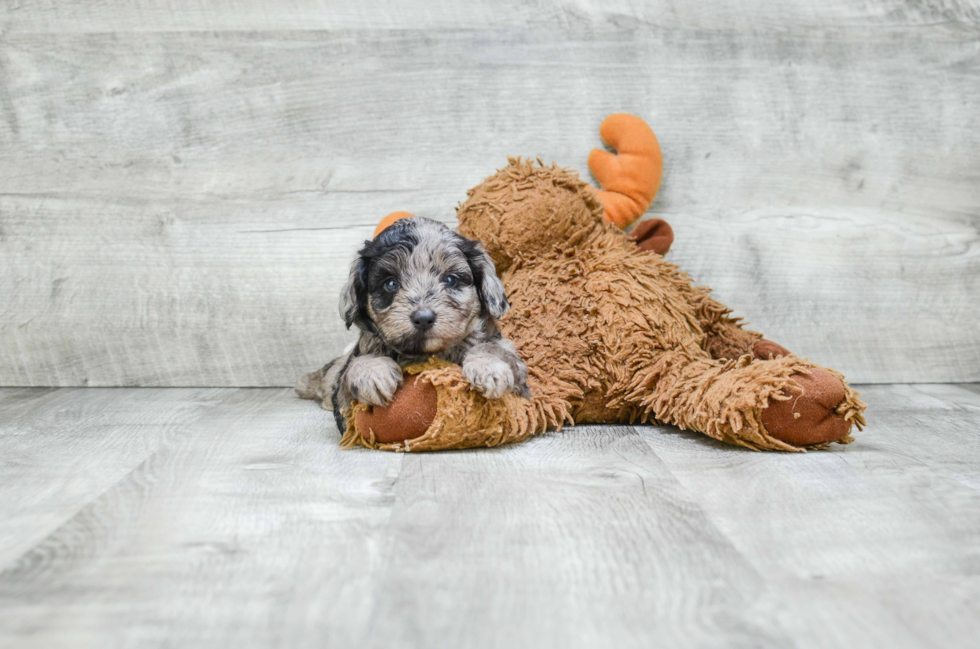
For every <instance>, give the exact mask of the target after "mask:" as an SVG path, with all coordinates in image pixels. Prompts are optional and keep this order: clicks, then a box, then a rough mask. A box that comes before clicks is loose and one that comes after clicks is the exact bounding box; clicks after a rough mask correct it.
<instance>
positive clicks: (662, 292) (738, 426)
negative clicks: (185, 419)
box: [341, 115, 865, 451]
mask: <svg viewBox="0 0 980 649" xmlns="http://www.w3.org/2000/svg"><path fill="white" fill-rule="evenodd" d="M600 134H601V136H602V139H603V140H604V141H605V142H606V143H607V144H609V145H610V146H611V147H613V148H614V149H615V150H616V151H617V153H616V154H613V153H610V152H608V151H604V150H599V149H596V150H593V151H592V153H591V155H590V156H589V168H590V169H591V170H592V172H593V175H594V176H595V177H596V179H597V180H598V181H599V183H600V185H601V186H602V188H603V190H602V191H598V190H595V189H593V188H592V187H590V186H589V185H588V184H586V183H585V182H583V181H582V180H580V179H579V177H578V176H577V175H576V174H575V173H574V172H573V171H570V170H568V169H565V168H561V167H558V166H555V165H552V166H545V165H543V164H542V163H541V162H540V160H539V161H537V162H531V161H528V160H521V159H514V158H512V159H510V160H509V164H508V165H507V166H506V167H504V168H503V169H500V170H499V171H497V173H495V174H493V175H492V176H490V177H489V178H487V179H486V180H485V181H484V182H483V183H481V184H480V185H478V186H476V187H474V188H473V189H471V190H470V191H469V192H468V198H467V199H466V201H465V202H463V203H462V204H461V205H460V206H459V207H458V208H457V216H458V218H459V232H460V234H462V235H464V236H466V237H469V238H472V239H478V240H479V241H481V242H483V244H484V246H485V247H486V249H487V251H488V252H489V254H490V256H491V258H492V259H493V261H494V263H495V264H496V267H497V272H498V274H499V275H500V277H501V279H502V281H503V284H504V286H505V288H506V291H507V298H508V300H509V301H510V303H511V309H510V311H508V312H507V313H506V314H505V315H504V316H503V318H502V319H501V320H500V321H499V326H500V329H501V331H502V333H503V334H504V335H505V336H506V337H507V338H508V339H510V340H511V341H512V342H513V343H514V344H515V346H516V347H517V350H518V351H519V353H520V354H521V356H522V357H523V358H524V360H525V362H526V363H527V366H528V371H529V378H528V387H529V388H530V390H531V397H530V398H529V399H527V398H522V397H519V396H517V395H514V394H507V395H505V396H503V397H502V398H500V399H496V400H487V399H485V398H484V397H483V396H481V395H480V394H479V393H477V392H476V391H474V390H472V389H470V387H469V385H468V384H467V382H466V381H465V379H464V378H463V374H462V371H461V369H460V367H458V366H456V365H452V364H450V363H447V362H445V361H442V360H439V359H435V358H433V359H430V360H429V361H428V362H426V363H424V364H422V365H417V366H413V367H409V368H407V369H406V373H407V374H408V376H407V377H406V380H405V383H404V385H403V387H402V388H401V389H400V390H399V392H398V393H397V394H396V395H395V398H394V400H393V402H392V403H391V405H389V406H388V407H387V408H370V407H368V406H366V405H364V404H360V403H356V402H355V404H354V406H353V409H352V411H351V412H350V413H348V414H349V416H348V418H347V422H348V424H347V429H346V431H345V432H344V435H343V438H342V441H341V443H342V445H344V446H352V445H355V444H360V445H362V446H366V447H369V448H376V449H383V450H394V451H422V450H440V449H452V448H465V447H474V446H495V445H498V444H504V443H508V442H516V441H518V440H522V439H524V438H526V437H528V436H529V435H532V434H535V433H539V432H542V431H545V430H548V429H561V428H562V426H563V425H565V424H579V423H586V422H589V423H634V422H647V421H657V422H660V423H663V424H673V425H675V426H678V427H679V428H681V429H687V430H694V431H699V432H702V433H704V434H706V435H709V436H711V437H713V438H715V439H717V440H721V441H723V442H728V443H730V444H737V445H739V446H744V447H748V448H751V449H757V450H782V451H801V450H804V449H807V448H820V447H824V446H826V445H828V444H829V443H831V442H838V443H842V444H846V443H848V442H850V441H852V438H851V437H850V432H851V428H852V426H857V427H858V429H860V428H861V426H862V425H863V424H864V416H863V413H864V409H865V404H864V403H862V402H861V401H860V400H859V399H858V394H857V393H856V392H855V391H853V390H852V389H851V388H850V387H849V386H848V384H847V382H846V381H845V380H844V377H843V376H842V375H841V374H839V373H838V372H835V371H834V370H830V369H824V368H822V367H819V366H817V365H815V364H813V363H810V362H809V361H807V360H805V359H801V358H798V357H796V356H794V355H793V354H790V353H789V352H788V351H787V350H785V349H783V348H782V347H780V346H779V345H777V344H775V343H773V342H770V341H768V340H766V339H764V338H763V337H762V335H761V334H758V333H756V332H753V331H749V330H747V329H743V328H742V326H741V324H740V319H738V318H733V317H732V316H731V315H730V314H731V311H730V309H728V308H727V307H726V306H725V305H723V304H721V303H720V302H719V301H717V300H715V299H714V298H712V297H711V294H710V293H711V292H710V289H708V288H705V287H698V286H693V285H692V283H691V280H690V278H689V277H688V276H687V275H686V274H685V273H684V272H683V271H681V270H680V269H679V268H678V267H677V266H675V265H674V264H672V263H670V262H668V261H666V260H665V259H664V257H663V255H664V253H666V252H667V249H668V248H669V247H670V243H671V241H672V240H673V234H672V231H671V229H670V227H669V226H668V225H667V224H666V223H664V222H663V221H659V220H657V221H648V222H645V223H642V224H641V226H640V227H638V228H636V229H635V230H634V233H633V235H632V236H630V235H627V234H626V233H625V232H624V231H623V228H625V227H627V226H629V225H630V224H631V223H632V222H633V221H635V220H636V219H637V218H639V217H640V216H641V215H642V214H643V213H644V212H645V211H646V210H647V208H648V207H649V205H650V203H651V202H652V200H653V198H654V196H655V195H656V193H657V190H658V188H659V185H660V178H661V170H662V160H661V153H660V147H659V144H658V143H657V139H656V137H655V136H654V134H653V132H652V131H651V130H650V128H649V127H648V126H647V125H646V124H645V123H644V122H643V121H642V120H640V119H639V118H637V117H634V116H631V115H612V116H610V117H608V118H607V119H606V120H605V121H604V122H603V124H602V126H601V129H600ZM404 216H410V215H408V214H406V213H396V214H393V215H390V216H389V217H387V218H386V219H385V220H384V221H383V222H382V223H381V224H380V225H379V231H380V230H382V229H384V227H387V226H388V225H390V223H392V222H394V220H397V219H398V218H401V217H404Z"/></svg>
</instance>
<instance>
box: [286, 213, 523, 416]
mask: <svg viewBox="0 0 980 649" xmlns="http://www.w3.org/2000/svg"><path fill="white" fill-rule="evenodd" d="M508 308H510V305H509V304H508V303H507V297H506V296H505V295H504V285H503V284H502V283H501V281H500V280H499V279H498V278H497V272H496V269H495V268H494V265H493V261H492V260H491V259H490V256H489V255H487V253H486V251H485V250H484V249H483V246H481V245H480V244H479V243H478V242H476V241H471V240H469V239H466V238H464V237H462V236H460V235H459V234H457V233H455V232H453V231H452V230H450V229H449V228H447V227H446V226H444V225H442V224H441V223H438V222H436V221H433V220H431V219H426V218H421V217H413V218H408V219H402V220H400V221H396V222H395V223H394V224H392V225H391V226H389V227H388V228H387V229H385V230H384V231H383V232H382V233H381V234H379V235H378V236H377V237H375V238H374V240H372V241H366V242H365V244H364V247H363V248H361V250H360V252H359V253H358V255H357V257H356V258H355V259H354V263H353V264H352V265H351V272H350V278H349V279H348V281H347V284H346V286H344V289H343V291H342V294H341V300H340V315H341V317H343V319H344V322H345V323H346V324H347V328H348V329H350V327H351V326H352V325H353V326H356V327H357V328H358V329H359V330H360V337H359V338H358V340H357V342H356V343H355V344H354V346H353V347H352V348H351V349H350V350H348V351H346V352H345V353H344V355H342V356H340V357H339V358H336V359H334V360H332V361H331V362H329V363H327V365H326V366H324V367H323V368H322V369H320V370H319V371H317V372H312V373H311V374H307V375H306V376H304V377H303V378H302V379H300V381H299V383H298V384H297V385H296V393H297V394H298V395H299V396H300V397H302V398H304V399H320V400H321V401H323V403H324V407H326V397H327V396H329V397H330V402H331V406H332V408H331V409H332V410H333V413H334V418H335V419H336V421H337V428H338V429H340V430H341V431H343V430H345V429H346V423H345V422H344V413H345V412H348V411H349V409H350V406H351V402H352V401H354V400H357V401H361V402H362V403H366V404H369V405H372V406H386V405H388V404H389V403H390V402H391V399H392V397H393V396H394V394H395V390H397V389H398V387H399V386H400V385H401V384H402V368H403V367H405V366H406V365H411V364H413V363H418V362H421V361H424V360H425V359H427V358H428V357H430V356H438V357H440V358H443V359H445V360H447V361H450V362H452V363H457V364H458V365H461V366H462V368H463V376H465V377H466V380H467V381H469V383H470V385H472V386H473V387H474V388H475V389H476V390H478V391H480V392H481V393H482V394H483V395H484V396H486V397H487V398H488V399H498V398H500V397H501V396H503V395H504V394H505V393H507V392H514V393H516V394H519V395H522V396H525V397H527V396H530V392H529V391H528V388H527V367H526V366H525V365H524V361H523V360H521V358H520V356H518V355H517V351H516V350H515V349H514V345H513V344H511V342H510V341H509V340H507V339H505V338H504V337H503V336H502V335H501V334H500V330H499V329H497V324H496V322H495V320H496V318H499V317H500V316H502V315H503V314H504V313H505V312H506V311H507V309H508Z"/></svg>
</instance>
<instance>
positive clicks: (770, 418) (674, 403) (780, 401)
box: [623, 352, 865, 451]
mask: <svg viewBox="0 0 980 649" xmlns="http://www.w3.org/2000/svg"><path fill="white" fill-rule="evenodd" d="M623 399H624V401H625V402H627V403H630V404H632V405H634V406H637V407H638V408H639V409H640V411H641V413H642V418H644V419H645V418H646V417H648V416H653V417H655V418H656V419H657V420H659V421H661V422H663V423H669V424H675V425H677V426H679V427H680V428H683V429H690V430H696V431H699V432H702V433H705V434H707V435H709V436H711V437H714V438H715V439H718V440H721V441H724V442H728V443H730V444H737V445H739V446H746V447H748V448H752V449H756V450H762V449H768V450H783V451H799V450H803V449H804V448H806V447H820V446H825V445H826V444H829V443H830V442H840V443H847V442H850V441H851V438H850V436H849V433H850V430H851V426H852V425H857V426H858V428H860V427H861V426H862V425H863V424H864V416H863V412H864V408H865V404H864V403H862V402H861V401H860V400H859V399H858V395H857V393H856V392H854V391H853V390H851V388H850V387H849V386H848V385H847V383H846V382H845V381H844V380H843V377H842V376H841V375H840V374H838V373H836V372H834V371H832V370H827V369H824V368H820V367H817V366H815V365H812V364H810V363H808V362H806V361H802V360H800V359H798V358H796V357H794V356H787V357H784V358H778V359H774V360H765V361H761V360H755V359H752V358H750V357H748V356H743V357H741V358H739V359H737V360H732V361H719V360H713V359H709V358H692V357H691V356H689V355H687V354H685V353H683V352H666V353H664V354H662V355H661V356H659V357H658V358H657V360H656V362H655V363H654V364H653V365H652V366H651V367H650V368H648V369H647V370H646V371H644V372H639V373H637V375H636V377H635V379H634V381H633V383H632V385H631V389H630V391H629V392H628V393H627V394H626V395H625V396H624V398H623Z"/></svg>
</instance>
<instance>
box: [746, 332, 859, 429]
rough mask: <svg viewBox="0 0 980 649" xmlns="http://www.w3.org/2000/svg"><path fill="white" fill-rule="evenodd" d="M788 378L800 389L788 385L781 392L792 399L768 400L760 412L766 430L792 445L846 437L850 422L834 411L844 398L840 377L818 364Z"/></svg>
mask: <svg viewBox="0 0 980 649" xmlns="http://www.w3.org/2000/svg"><path fill="white" fill-rule="evenodd" d="M760 342H768V341H760ZM773 344H775V343H773ZM777 347H778V345H777ZM791 378H792V379H793V381H794V382H795V383H796V384H798V385H799V386H800V388H802V389H797V388H795V387H791V388H788V389H787V390H784V391H783V393H784V394H788V395H789V396H790V397H792V398H790V399H787V400H785V401H779V400H776V399H773V400H772V401H770V403H769V407H768V408H766V409H765V410H763V411H762V424H763V425H764V426H765V427H766V431H768V433H769V434H770V435H772V436H773V437H775V438H776V439H778V440H780V441H783V442H786V443H787V444H792V445H794V446H812V445H814V444H829V443H830V442H836V441H838V440H841V439H844V438H845V437H847V435H848V433H850V432H851V422H849V421H847V420H846V419H844V417H843V415H840V414H838V413H837V411H836V409H837V406H839V405H840V404H841V402H842V401H844V399H845V397H846V395H845V393H844V384H843V383H841V381H840V379H838V378H837V377H836V376H834V375H833V374H831V373H830V372H828V371H827V370H824V369H821V368H818V367H815V368H813V369H812V370H810V374H794V375H793V376H792V377H791Z"/></svg>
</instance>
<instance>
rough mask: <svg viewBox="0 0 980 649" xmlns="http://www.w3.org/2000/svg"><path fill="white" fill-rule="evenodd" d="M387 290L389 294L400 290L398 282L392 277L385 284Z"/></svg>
mask: <svg viewBox="0 0 980 649" xmlns="http://www.w3.org/2000/svg"><path fill="white" fill-rule="evenodd" d="M385 290H386V291H388V292H389V293H394V292H395V291H397V290H398V280H397V279H395V278H394V277H392V278H391V279H389V280H388V281H387V282H385Z"/></svg>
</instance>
